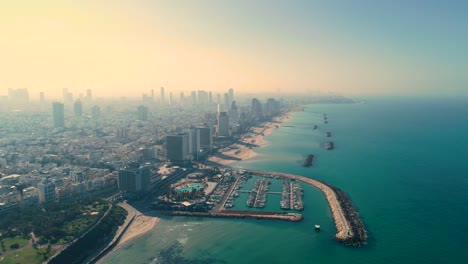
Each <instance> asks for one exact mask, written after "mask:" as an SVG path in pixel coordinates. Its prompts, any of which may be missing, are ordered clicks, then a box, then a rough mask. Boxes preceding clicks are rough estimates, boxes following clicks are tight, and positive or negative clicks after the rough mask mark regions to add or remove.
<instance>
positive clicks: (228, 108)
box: [224, 93, 231, 112]
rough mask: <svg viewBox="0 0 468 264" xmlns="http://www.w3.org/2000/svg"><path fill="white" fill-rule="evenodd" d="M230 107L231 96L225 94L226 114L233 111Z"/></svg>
mask: <svg viewBox="0 0 468 264" xmlns="http://www.w3.org/2000/svg"><path fill="white" fill-rule="evenodd" d="M230 106H231V104H229V94H228V93H225V94H224V110H225V111H226V112H229V111H230V110H231V109H230Z"/></svg>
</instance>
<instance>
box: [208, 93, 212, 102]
mask: <svg viewBox="0 0 468 264" xmlns="http://www.w3.org/2000/svg"><path fill="white" fill-rule="evenodd" d="M208 104H209V105H212V104H213V94H212V93H211V92H209V93H208Z"/></svg>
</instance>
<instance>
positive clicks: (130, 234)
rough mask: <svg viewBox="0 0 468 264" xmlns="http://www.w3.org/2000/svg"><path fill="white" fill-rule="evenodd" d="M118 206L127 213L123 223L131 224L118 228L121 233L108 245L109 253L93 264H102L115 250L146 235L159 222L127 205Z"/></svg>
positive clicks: (155, 218) (153, 217)
mask: <svg viewBox="0 0 468 264" xmlns="http://www.w3.org/2000/svg"><path fill="white" fill-rule="evenodd" d="M119 206H120V207H122V208H124V209H125V210H126V211H127V212H128V215H127V219H126V220H125V222H126V223H127V222H128V221H131V222H130V223H129V224H128V225H127V226H126V225H125V224H124V225H122V226H120V227H119V231H120V230H122V231H120V232H119V231H117V233H116V235H115V236H114V238H113V241H111V242H110V243H109V244H108V246H110V247H111V248H112V249H110V251H109V252H106V253H105V254H104V255H103V256H102V257H100V258H99V259H98V260H97V261H95V263H102V262H103V261H104V260H105V259H106V258H107V257H108V256H110V255H111V254H112V253H113V252H115V251H116V250H118V249H120V248H122V247H123V246H125V245H126V244H128V243H129V242H131V241H133V240H134V239H136V238H138V237H141V236H143V235H145V234H147V233H148V232H150V231H151V230H153V229H154V228H155V227H156V225H157V223H158V222H159V220H160V218H159V217H156V216H154V215H152V214H143V213H141V212H140V211H138V209H136V208H135V207H133V206H131V205H130V204H128V203H122V204H119ZM112 244H113V245H112Z"/></svg>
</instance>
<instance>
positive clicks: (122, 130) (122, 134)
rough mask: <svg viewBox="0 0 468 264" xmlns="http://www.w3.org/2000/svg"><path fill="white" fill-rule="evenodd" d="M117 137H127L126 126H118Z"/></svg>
mask: <svg viewBox="0 0 468 264" xmlns="http://www.w3.org/2000/svg"><path fill="white" fill-rule="evenodd" d="M117 138H118V139H127V138H128V129H127V128H124V127H123V128H118V129H117Z"/></svg>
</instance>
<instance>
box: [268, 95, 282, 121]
mask: <svg viewBox="0 0 468 264" xmlns="http://www.w3.org/2000/svg"><path fill="white" fill-rule="evenodd" d="M279 113H280V102H279V101H278V100H275V99H273V98H269V99H268V100H267V102H266V104H265V117H266V118H272V117H274V116H277V115H278V114H279Z"/></svg>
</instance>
